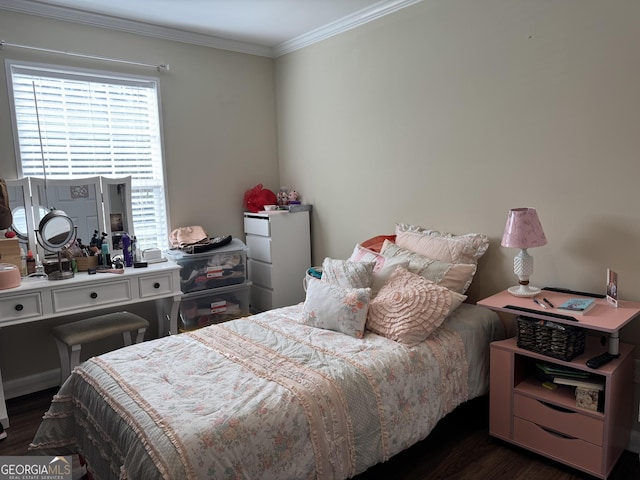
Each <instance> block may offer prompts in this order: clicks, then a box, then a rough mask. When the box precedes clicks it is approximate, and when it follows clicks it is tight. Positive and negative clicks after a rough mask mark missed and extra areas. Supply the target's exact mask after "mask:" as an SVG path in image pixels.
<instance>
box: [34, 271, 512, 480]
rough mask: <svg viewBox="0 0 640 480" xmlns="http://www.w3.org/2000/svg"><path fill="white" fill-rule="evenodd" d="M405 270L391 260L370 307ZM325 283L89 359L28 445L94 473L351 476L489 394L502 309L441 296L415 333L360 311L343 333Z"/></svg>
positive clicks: (217, 476)
mask: <svg viewBox="0 0 640 480" xmlns="http://www.w3.org/2000/svg"><path fill="white" fill-rule="evenodd" d="M326 260H329V259H326ZM350 260H353V259H350ZM346 263H347V262H345V263H340V262H337V263H336V262H334V266H335V265H336V264H338V265H340V267H343V266H344V265H345V264H346ZM348 263H349V265H352V264H354V263H356V262H348ZM359 263H362V264H366V263H367V262H359ZM324 266H325V264H324V263H323V267H324ZM350 268H351V267H350ZM408 275H409V272H408V270H407V269H406V268H402V267H401V266H400V267H397V266H396V268H394V269H393V271H392V272H391V274H390V275H389V278H390V279H388V280H387V282H385V283H384V285H383V286H382V288H381V289H379V290H378V291H377V294H376V296H375V297H373V298H374V299H373V300H371V302H370V303H369V304H368V305H365V306H364V307H366V309H367V310H368V312H369V313H368V315H369V317H371V312H372V311H374V310H375V308H378V310H380V308H382V307H384V306H385V305H384V302H383V300H382V299H384V298H385V296H386V295H387V294H392V296H393V295H396V297H397V293H398V291H399V288H398V287H397V286H393V285H391V284H392V283H393V282H394V281H396V280H395V279H396V277H397V278H402V279H406V278H409V277H408ZM411 275H414V274H411ZM411 278H412V279H413V277H411ZM326 283H329V282H323V281H322V280H314V281H313V284H312V285H310V288H309V290H308V292H307V299H306V300H305V302H304V303H301V304H299V305H293V306H289V307H284V308H279V309H276V310H272V311H268V312H264V313H260V314H257V315H253V316H251V317H247V318H243V319H238V320H234V321H231V322H227V323H224V324H219V325H213V326H210V327H206V328H203V329H200V330H197V331H193V332H188V333H184V334H180V335H174V336H170V337H165V338H161V339H157V340H153V341H148V342H144V343H141V344H137V345H133V346H131V347H126V348H122V349H119V350H116V351H113V352H110V353H107V354H104V355H101V356H98V357H94V358H92V359H89V360H88V361H86V362H84V363H83V364H81V365H80V366H79V367H77V368H76V369H75V370H74V371H73V372H72V374H71V376H70V377H69V378H68V380H67V381H66V382H65V383H64V384H63V386H62V387H61V388H60V391H59V392H58V394H57V395H56V396H55V397H54V399H53V401H52V404H51V407H50V409H49V410H48V412H47V413H46V414H45V416H44V418H43V421H42V424H41V425H40V427H39V429H38V432H37V434H36V436H35V438H34V439H33V442H32V444H31V446H30V451H31V453H32V454H42V455H71V454H80V455H81V456H82V457H83V458H84V460H85V461H86V463H87V468H88V470H89V471H90V473H91V474H92V476H93V477H94V478H95V479H96V480H100V479H110V478H121V479H141V478H154V479H155V478H165V479H201V478H215V479H235V478H260V479H267V478H274V479H276V478H277V479H295V480H300V479H312V478H317V479H346V478H350V477H352V476H354V475H357V474H358V473H361V472H363V471H365V470H366V469H367V468H369V467H371V466H373V465H375V464H376V463H379V462H384V461H385V460H387V459H389V458H390V457H392V456H393V455H395V454H396V453H398V452H400V451H402V450H404V449H406V448H408V447H409V446H411V445H413V444H414V443H416V442H418V441H420V440H422V439H424V438H425V437H426V436H427V435H428V434H429V432H430V431H431V430H432V429H433V428H434V427H435V425H436V424H437V422H438V421H439V420H440V419H441V418H443V417H444V416H445V415H447V414H448V413H449V412H451V411H452V410H453V409H455V408H456V407H457V406H458V405H460V404H462V403H463V402H466V401H467V400H470V399H472V398H475V397H478V396H480V395H483V394H485V393H487V391H488V374H489V343H490V342H491V341H493V340H497V339H501V338H504V327H503V325H502V323H501V321H500V320H499V318H498V317H497V316H496V314H495V313H493V312H491V311H490V310H488V309H485V308H483V307H479V306H475V305H470V304H465V303H460V304H458V303H456V304H455V305H454V306H452V305H445V307H446V308H444V311H443V312H441V315H440V316H441V317H442V321H441V322H439V323H438V324H437V325H435V327H433V326H432V328H431V331H430V332H429V334H428V335H427V338H425V339H422V340H421V341H410V342H406V341H402V340H403V339H402V338H392V337H393V335H385V334H384V332H378V333H376V332H374V331H373V330H371V329H369V328H368V326H367V328H364V324H363V325H362V327H363V328H362V329H361V330H358V331H357V332H356V334H346V333H345V332H344V331H339V330H340V329H339V328H333V327H335V325H324V328H323V326H322V325H318V324H317V322H318V321H319V319H320V320H322V319H321V318H320V317H321V315H316V313H317V312H316V311H312V310H310V309H311V308H312V304H313V302H311V300H312V297H313V296H314V295H316V297H315V298H316V300H319V303H320V304H322V306H321V307H319V308H321V309H325V308H326V305H327V304H328V303H331V302H330V301H329V300H328V297H327V295H329V294H328V293H327V292H326V291H325V290H322V289H325V288H327V286H326ZM428 286H429V287H432V285H431V282H429V283H428ZM334 287H335V285H334V284H331V288H332V289H333V288H334ZM433 288H436V287H433ZM438 288H439V287H438ZM442 288H443V289H444V290H442V291H441V290H438V292H439V294H438V295H439V296H438V298H441V297H442V294H444V295H445V297H446V296H447V295H448V293H447V292H449V290H448V289H446V288H444V287H442ZM353 289H358V291H360V290H364V289H366V288H365V287H353ZM345 290H348V291H349V293H353V292H352V291H351V290H350V289H347V288H342V289H341V290H340V291H341V292H342V293H344V291H345ZM445 290H446V292H445ZM314 292H316V293H314ZM318 292H319V293H318ZM319 294H322V296H321V297H319V296H317V295H319ZM456 295H460V294H456ZM340 298H341V300H342V301H344V298H345V297H340ZM348 298H350V299H353V298H354V297H353V295H351V296H349V297H348ZM378 298H380V299H381V300H379V301H378V303H377V304H376V303H375V301H376V300H375V299H378ZM447 298H448V297H447ZM432 299H433V298H432ZM401 302H402V303H403V305H404V304H406V303H407V302H406V298H405V299H404V300H402V301H401ZM356 303H357V308H355V307H353V305H354V304H352V303H350V304H349V308H350V312H351V313H353V311H355V310H358V309H360V308H361V307H362V305H361V303H362V302H360V300H359V299H357V302H356ZM387 303H388V302H387ZM409 303H411V302H409ZM445 304H446V302H445ZM376 305H377V306H376ZM342 306H343V310H344V302H343V304H342ZM387 306H388V305H387ZM453 307H455V308H453ZM385 308H386V307H385ZM378 313H379V314H380V315H381V316H382V317H384V318H386V317H387V316H388V315H389V313H385V310H384V309H383V310H382V311H378ZM445 314H446V315H445ZM331 315H332V316H331V317H330V318H329V321H331V318H335V316H336V311H335V310H331ZM412 315H414V313H412ZM326 318H328V317H325V320H326ZM396 323H397V322H396ZM367 325H368V323H367ZM374 330H375V328H374ZM396 334H397V332H396ZM411 335H415V331H414V332H409V337H406V338H409V339H412V338H413V337H411Z"/></svg>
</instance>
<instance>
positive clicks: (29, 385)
mask: <svg viewBox="0 0 640 480" xmlns="http://www.w3.org/2000/svg"><path fill="white" fill-rule="evenodd" d="M2 385H3V387H4V398H15V397H21V396H22V395H28V394H30V393H35V392H39V391H41V390H47V389H48V388H53V387H57V386H58V385H60V369H59V368H56V369H53V370H48V371H46V372H41V373H37V374H35V375H29V376H27V377H21V378H16V379H14V380H7V381H6V382H3V384H2Z"/></svg>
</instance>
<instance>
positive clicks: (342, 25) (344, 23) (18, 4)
mask: <svg viewBox="0 0 640 480" xmlns="http://www.w3.org/2000/svg"><path fill="white" fill-rule="evenodd" d="M421 1H422V0H383V1H381V2H378V3H376V4H375V5H372V6H371V7H368V8H365V9H362V10H360V11H358V12H356V13H353V14H351V15H348V16H346V17H344V18H341V19H340V20H337V21H335V22H332V23H329V24H328V25H325V26H323V27H320V28H317V29H315V30H312V31H310V32H308V33H305V34H303V35H300V36H298V37H296V38H293V39H291V40H288V41H286V42H283V43H281V44H279V45H277V46H275V47H273V48H271V47H267V46H263V45H256V44H252V43H248V42H241V41H237V40H229V39H226V38H222V37H217V36H214V35H205V34H200V33H194V32H188V31H185V30H180V29H176V28H169V27H162V26H159V25H152V24H149V23H145V22H138V21H133V20H125V19H122V18H117V17H112V16H108V15H101V14H96V13H90V12H84V11H81V10H75V9H71V8H66V7H59V6H56V5H50V4H46V3H42V2H37V1H32V0H0V10H10V11H13V12H18V13H26V14H29V15H37V16H40V17H46V18H53V19H56V20H63V21H68V22H74V23H79V24H82V25H90V26H93V27H100V28H107V29H110V30H117V31H121V32H127V33H133V34H137V35H144V36H148V37H154V38H161V39H164V40H172V41H175V42H182V43H188V44H193V45H199V46H203V47H211V48H218V49H221V50H229V51H232V52H239V53H247V54H250V55H257V56H261V57H269V58H277V57H279V56H282V55H285V54H287V53H291V52H294V51H296V50H300V49H301V48H304V47H307V46H309V45H312V44H314V43H317V42H320V41H322V40H325V39H327V38H329V37H332V36H334V35H338V34H340V33H343V32H346V31H348V30H351V29H353V28H356V27H359V26H360V25H363V24H365V23H368V22H370V21H373V20H376V19H378V18H380V17H383V16H385V15H388V14H390V13H393V12H395V11H398V10H400V9H402V8H405V7H408V6H410V5H413V4H414V3H418V2H421Z"/></svg>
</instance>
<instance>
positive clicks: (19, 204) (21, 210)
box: [6, 178, 34, 252]
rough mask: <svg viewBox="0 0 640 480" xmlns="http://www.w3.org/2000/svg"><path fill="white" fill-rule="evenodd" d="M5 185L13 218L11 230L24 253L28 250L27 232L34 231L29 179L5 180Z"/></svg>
mask: <svg viewBox="0 0 640 480" xmlns="http://www.w3.org/2000/svg"><path fill="white" fill-rule="evenodd" d="M6 184H7V194H8V197H9V208H10V209H11V215H12V216H13V223H12V225H11V230H13V231H14V232H15V233H16V237H17V238H18V241H19V242H20V247H21V248H22V249H23V250H24V251H25V252H26V251H27V250H28V249H29V232H33V231H34V226H33V218H32V215H31V213H30V208H31V201H30V194H29V179H28V178H21V179H19V180H6ZM27 208H29V210H27Z"/></svg>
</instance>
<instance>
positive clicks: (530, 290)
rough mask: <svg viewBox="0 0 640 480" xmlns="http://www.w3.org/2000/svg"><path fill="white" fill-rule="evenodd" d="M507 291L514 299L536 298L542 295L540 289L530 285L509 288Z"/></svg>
mask: <svg viewBox="0 0 640 480" xmlns="http://www.w3.org/2000/svg"><path fill="white" fill-rule="evenodd" d="M507 291H508V292H509V293H510V294H511V295H513V296H514V297H535V296H536V295H538V294H539V293H540V289H539V288H537V287H532V286H530V285H516V286H514V287H509V288H508V289H507Z"/></svg>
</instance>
